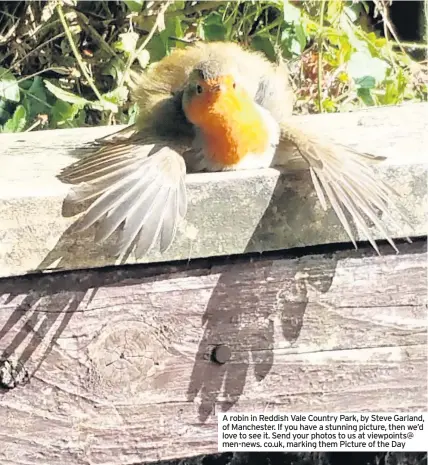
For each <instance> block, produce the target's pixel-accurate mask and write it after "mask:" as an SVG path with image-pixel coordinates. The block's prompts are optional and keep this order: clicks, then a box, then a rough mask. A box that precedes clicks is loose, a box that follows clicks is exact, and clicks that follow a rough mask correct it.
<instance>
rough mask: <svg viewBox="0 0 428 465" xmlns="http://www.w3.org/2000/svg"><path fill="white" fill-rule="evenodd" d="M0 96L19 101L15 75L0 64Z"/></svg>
mask: <svg viewBox="0 0 428 465" xmlns="http://www.w3.org/2000/svg"><path fill="white" fill-rule="evenodd" d="M0 98H4V99H6V100H11V101H12V102H19V100H20V92H19V86H18V82H17V80H16V78H15V76H14V75H13V74H12V73H11V72H10V71H9V70H8V69H6V68H2V67H1V66H0Z"/></svg>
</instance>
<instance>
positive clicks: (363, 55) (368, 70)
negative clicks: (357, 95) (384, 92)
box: [348, 52, 389, 83]
mask: <svg viewBox="0 0 428 465" xmlns="http://www.w3.org/2000/svg"><path fill="white" fill-rule="evenodd" d="M388 68H389V65H388V64H387V63H386V62H385V61H383V60H380V59H379V58H374V57H372V56H371V55H370V53H368V52H355V53H353V54H352V56H351V59H350V60H349V63H348V74H349V75H350V76H351V77H352V79H354V81H355V82H357V81H361V80H362V79H365V78H367V77H369V76H370V77H372V78H373V79H374V80H375V82H376V83H378V82H381V81H383V80H384V79H385V76H386V71H387V70H388Z"/></svg>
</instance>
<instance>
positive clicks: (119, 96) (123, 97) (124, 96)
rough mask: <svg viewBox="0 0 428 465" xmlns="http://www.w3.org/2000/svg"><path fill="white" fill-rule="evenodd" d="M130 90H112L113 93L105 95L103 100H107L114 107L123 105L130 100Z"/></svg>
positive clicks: (120, 88) (123, 88)
mask: <svg viewBox="0 0 428 465" xmlns="http://www.w3.org/2000/svg"><path fill="white" fill-rule="evenodd" d="M128 94H129V90H128V89H127V88H126V87H125V86H122V87H116V89H114V90H112V91H111V92H107V93H106V94H103V96H102V97H103V99H104V100H107V101H108V102H110V103H113V104H114V105H119V106H121V105H123V104H124V103H125V102H126V101H127V100H128Z"/></svg>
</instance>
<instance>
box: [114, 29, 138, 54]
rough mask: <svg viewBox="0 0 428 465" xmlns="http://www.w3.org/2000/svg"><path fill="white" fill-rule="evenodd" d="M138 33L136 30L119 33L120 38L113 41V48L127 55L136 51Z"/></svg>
mask: <svg viewBox="0 0 428 465" xmlns="http://www.w3.org/2000/svg"><path fill="white" fill-rule="evenodd" d="M138 38H139V36H138V34H137V33H136V32H125V33H123V34H119V40H117V41H116V42H114V43H113V48H114V49H115V50H117V51H118V52H123V53H125V54H126V55H127V56H129V55H131V54H132V53H134V52H135V49H136V47H137V41H138Z"/></svg>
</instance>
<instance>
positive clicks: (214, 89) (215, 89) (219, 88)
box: [211, 82, 226, 92]
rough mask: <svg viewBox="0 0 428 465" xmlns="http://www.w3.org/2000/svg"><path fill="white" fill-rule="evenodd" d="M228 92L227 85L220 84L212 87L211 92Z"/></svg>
mask: <svg viewBox="0 0 428 465" xmlns="http://www.w3.org/2000/svg"><path fill="white" fill-rule="evenodd" d="M225 90H226V85H225V84H223V83H221V82H219V83H218V84H214V85H213V86H212V87H211V91H212V92H223V91H225Z"/></svg>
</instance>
